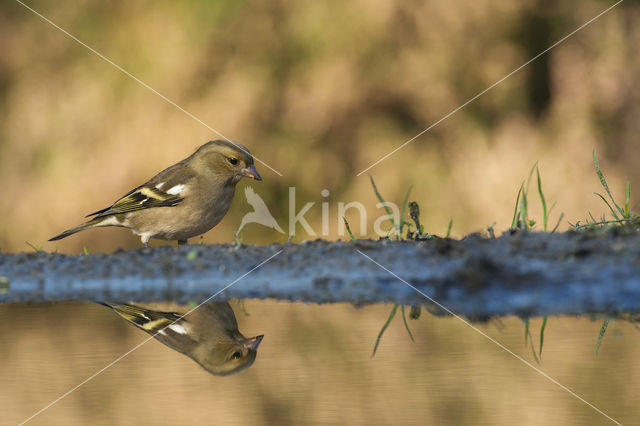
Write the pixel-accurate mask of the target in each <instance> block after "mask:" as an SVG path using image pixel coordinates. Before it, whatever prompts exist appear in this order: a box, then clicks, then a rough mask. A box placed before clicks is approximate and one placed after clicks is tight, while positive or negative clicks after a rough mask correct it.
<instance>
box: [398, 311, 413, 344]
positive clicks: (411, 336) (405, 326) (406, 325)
mask: <svg viewBox="0 0 640 426" xmlns="http://www.w3.org/2000/svg"><path fill="white" fill-rule="evenodd" d="M401 310H402V322H404V328H406V329H407V333H409V337H410V338H411V341H412V342H413V343H415V342H416V341H415V340H414V339H413V334H411V330H409V324H407V316H406V315H405V313H404V305H402V309H401Z"/></svg>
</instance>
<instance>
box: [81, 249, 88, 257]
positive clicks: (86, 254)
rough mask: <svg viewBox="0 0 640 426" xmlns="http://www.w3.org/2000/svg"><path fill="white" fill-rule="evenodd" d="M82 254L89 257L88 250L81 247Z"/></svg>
mask: <svg viewBox="0 0 640 426" xmlns="http://www.w3.org/2000/svg"><path fill="white" fill-rule="evenodd" d="M82 252H83V253H84V255H85V256H89V249H88V248H86V247H82Z"/></svg>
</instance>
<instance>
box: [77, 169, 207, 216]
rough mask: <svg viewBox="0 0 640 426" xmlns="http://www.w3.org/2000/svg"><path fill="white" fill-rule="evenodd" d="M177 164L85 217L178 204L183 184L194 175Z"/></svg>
mask: <svg viewBox="0 0 640 426" xmlns="http://www.w3.org/2000/svg"><path fill="white" fill-rule="evenodd" d="M178 164H180V163H178ZM178 164H176V165H173V166H171V167H169V168H167V169H165V170H163V171H162V172H160V173H158V174H157V175H156V176H155V177H153V178H152V179H151V180H149V181H148V182H147V183H145V184H144V185H141V186H139V187H137V188H134V189H132V190H131V191H129V192H128V193H127V194H125V195H124V196H123V197H122V198H120V199H119V200H118V201H116V202H115V203H113V205H111V206H110V207H107V208H106V209H102V210H98V211H97V212H93V213H91V214H88V215H87V217H90V216H95V217H96V218H100V217H104V216H110V215H115V214H121V213H128V212H134V211H137V210H143V209H149V208H152V207H173V206H176V205H178V204H180V202H182V200H183V199H184V198H183V197H181V193H182V191H183V190H184V188H185V185H186V184H187V183H188V182H189V181H191V180H192V179H193V178H194V177H195V174H194V173H192V172H191V171H190V170H188V169H185V168H184V167H180V168H178V167H176V166H178Z"/></svg>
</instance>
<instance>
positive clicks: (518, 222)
mask: <svg viewBox="0 0 640 426" xmlns="http://www.w3.org/2000/svg"><path fill="white" fill-rule="evenodd" d="M593 163H594V166H595V169H596V174H597V175H598V179H599V180H600V183H601V184H602V186H603V188H604V190H605V193H606V195H607V196H608V199H607V198H606V197H605V196H603V195H602V194H599V193H595V194H596V195H597V196H598V197H599V198H600V199H601V200H602V201H603V202H604V203H605V204H606V205H607V207H608V208H609V210H610V211H611V215H612V216H613V219H612V220H605V218H602V220H600V221H597V220H595V218H593V216H592V215H591V214H590V218H591V220H587V223H586V224H585V225H580V224H579V223H576V224H571V223H569V225H570V226H572V227H573V228H574V229H575V230H580V229H584V228H589V229H591V228H595V227H605V226H621V225H622V226H624V225H627V226H631V227H632V228H633V229H634V230H639V229H640V220H639V218H640V215H637V214H635V213H633V212H632V211H631V208H630V204H629V203H630V198H631V190H630V184H629V182H627V186H626V197H625V202H624V205H622V206H621V205H619V204H618V203H616V201H615V199H614V198H613V195H612V194H611V190H610V189H609V185H608V184H607V181H606V179H605V177H604V174H603V173H602V170H601V169H600V166H599V164H598V161H597V158H596V156H595V151H594V153H593ZM534 171H535V172H536V187H537V192H538V197H539V199H540V204H541V207H542V229H543V231H544V232H549V218H550V215H551V212H552V211H553V208H554V207H555V205H556V203H555V202H554V203H553V204H552V205H551V206H550V207H548V205H547V199H546V197H545V195H544V191H543V189H542V178H541V177H540V169H539V167H538V164H537V163H536V164H535V165H534V166H533V167H532V168H531V170H530V171H529V175H528V176H527V179H526V180H524V181H523V182H522V183H521V184H520V188H519V190H518V194H517V196H516V203H515V207H514V212H513V218H512V222H511V229H512V230H514V231H516V230H520V231H532V230H534V228H535V226H536V224H537V222H536V220H534V219H533V218H532V217H531V210H530V199H529V188H530V184H531V180H532V177H533V172H534ZM369 179H370V180H371V186H372V187H373V191H374V193H375V195H376V197H377V198H378V200H379V201H380V203H381V204H382V205H383V206H384V208H385V211H386V212H387V215H388V216H389V219H390V220H391V223H392V228H391V229H390V231H389V233H390V232H391V231H395V234H396V238H397V239H398V240H401V239H402V231H403V229H404V226H405V225H406V226H407V233H406V238H407V239H412V240H423V239H429V238H434V237H435V236H433V235H430V234H428V233H425V231H424V226H423V224H421V223H420V207H419V205H418V203H417V202H415V201H411V202H408V198H409V194H410V192H411V187H410V188H409V190H408V191H407V193H406V195H405V197H404V200H403V203H402V206H401V214H400V218H399V220H396V219H395V218H394V216H393V214H392V212H391V209H390V208H388V207H387V205H386V202H385V200H384V198H383V197H382V195H381V194H380V191H379V190H378V188H377V186H376V184H375V181H374V180H373V178H372V177H371V176H370V177H369ZM407 207H408V208H409V216H410V218H411V220H412V221H413V223H411V222H409V221H405V213H406V208H407ZM563 218H564V213H560V215H559V217H558V220H557V222H556V224H555V226H554V227H553V229H552V230H551V231H550V232H551V233H554V232H556V230H557V229H558V227H559V226H560V223H561V222H562V219H563ZM343 220H344V222H345V224H346V226H347V230H348V231H349V235H350V236H351V239H352V240H353V239H354V237H353V234H352V233H351V230H350V229H349V224H348V222H347V221H346V219H345V218H343ZM452 223H453V219H452V218H451V219H450V220H449V224H448V227H447V232H446V235H445V238H448V237H449V236H450V233H451V226H452ZM412 227H413V228H415V232H412V231H411V228H412ZM487 231H488V234H489V236H490V237H491V238H493V237H495V236H494V235H493V225H491V226H490V227H488V228H487ZM399 306H400V305H398V304H396V305H394V306H393V308H392V310H391V312H390V313H389V316H388V318H387V320H386V321H385V323H384V324H383V326H382V329H381V330H380V332H379V333H378V337H377V339H376V342H375V345H374V348H373V353H372V355H371V356H372V357H373V356H374V355H375V354H376V351H377V349H378V346H379V343H380V340H381V339H382V336H383V335H384V333H385V331H386V330H387V328H388V327H389V324H390V323H391V321H392V320H393V318H394V316H395V314H396V312H397V310H398V307H399ZM401 311H402V319H403V323H404V326H405V328H406V330H407V333H408V334H409V337H410V338H411V340H412V341H414V339H413V335H412V333H411V330H410V329H409V325H408V323H407V318H406V314H405V307H404V306H401ZM416 312H417V315H415V318H414V314H415V313H416ZM419 312H420V308H419V307H412V308H411V314H410V318H411V319H417V317H418V316H419ZM547 321H548V317H547V316H546V315H545V316H544V317H543V318H542V324H541V326H540V333H539V334H540V338H539V347H538V351H537V352H536V348H535V345H534V342H533V338H532V335H531V330H530V319H529V318H524V319H523V322H524V342H525V345H527V343H528V344H529V346H530V348H531V353H532V355H533V358H534V359H535V361H536V362H537V363H538V364H540V360H541V359H542V348H543V346H544V332H545V329H546V326H547ZM609 321H610V318H609V317H607V318H605V320H604V322H603V324H602V327H601V328H600V333H599V335H598V340H597V343H596V355H597V354H598V352H599V350H600V346H601V344H602V340H603V338H604V334H605V332H606V329H607V326H608V324H609Z"/></svg>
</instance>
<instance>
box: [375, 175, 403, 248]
mask: <svg viewBox="0 0 640 426" xmlns="http://www.w3.org/2000/svg"><path fill="white" fill-rule="evenodd" d="M369 180H370V181H371V186H372V187H373V192H375V194H376V197H377V198H378V201H380V203H381V204H382V207H384V211H385V212H387V216H389V220H391V224H392V225H393V227H394V228H395V229H399V228H398V224H397V223H396V219H395V218H394V217H393V213H392V212H391V208H390V207H389V206H387V202H386V201H385V200H384V198H382V195H380V191H378V187H377V186H376V183H375V182H374V180H373V177H372V176H371V175H369ZM389 233H390V232H387V238H388V237H389ZM398 238H400V236H398Z"/></svg>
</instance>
